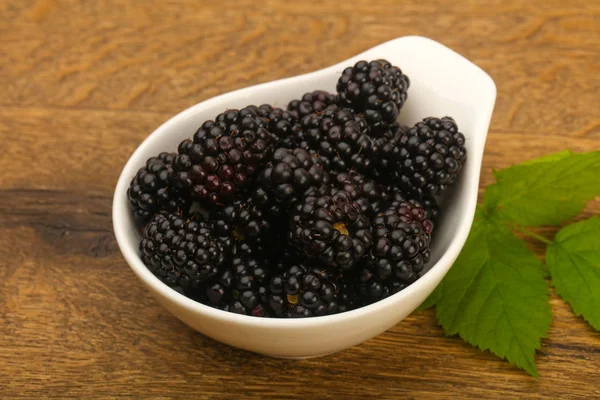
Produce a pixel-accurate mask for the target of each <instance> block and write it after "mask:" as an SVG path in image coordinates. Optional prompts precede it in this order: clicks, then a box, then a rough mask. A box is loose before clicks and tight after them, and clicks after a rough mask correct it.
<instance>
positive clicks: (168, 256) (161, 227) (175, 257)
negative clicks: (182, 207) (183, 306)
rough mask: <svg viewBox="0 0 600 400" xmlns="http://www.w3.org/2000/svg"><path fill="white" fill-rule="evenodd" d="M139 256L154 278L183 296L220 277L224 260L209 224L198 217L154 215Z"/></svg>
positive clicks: (145, 231)
mask: <svg viewBox="0 0 600 400" xmlns="http://www.w3.org/2000/svg"><path fill="white" fill-rule="evenodd" d="M140 253H141V258H142V261H143V262H144V264H146V266H147V267H148V269H149V270H150V271H151V272H152V273H153V274H154V275H156V276H157V277H158V278H159V279H160V280H161V281H163V282H164V283H166V284H167V285H169V286H170V287H172V288H174V289H176V290H177V291H179V292H181V293H186V292H189V291H193V290H195V289H198V288H200V287H202V285H203V284H205V283H206V282H207V281H209V280H210V279H211V278H213V277H215V276H217V275H218V273H219V269H220V268H221V266H222V264H223V262H224V260H225V254H224V252H223V249H222V248H221V246H220V245H219V242H218V241H217V238H216V236H215V235H214V233H213V231H212V229H211V227H210V225H209V224H208V223H207V222H205V221H203V220H202V217H201V216H199V215H197V214H194V215H192V216H191V217H190V218H189V219H184V218H182V217H180V216H179V215H177V214H169V213H159V214H155V215H154V216H153V217H152V219H151V220H150V222H149V223H148V224H147V225H146V227H145V228H144V231H143V238H142V240H141V242H140Z"/></svg>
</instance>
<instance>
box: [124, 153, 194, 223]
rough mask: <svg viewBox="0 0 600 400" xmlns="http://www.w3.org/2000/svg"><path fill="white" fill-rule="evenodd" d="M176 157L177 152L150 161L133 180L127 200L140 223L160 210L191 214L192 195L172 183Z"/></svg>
mask: <svg viewBox="0 0 600 400" xmlns="http://www.w3.org/2000/svg"><path fill="white" fill-rule="evenodd" d="M173 157H175V153H166V152H163V153H160V154H159V155H158V156H157V157H151V158H149V159H148V160H147V161H146V165H144V166H143V167H142V168H140V170H139V171H138V172H137V174H136V175H135V176H134V177H133V179H132V180H131V183H130V184H129V189H128V190H127V197H128V198H129V203H130V204H131V207H132V208H133V214H134V216H135V217H136V218H138V219H139V220H141V221H144V222H145V221H147V220H148V219H149V218H150V217H152V215H153V214H155V213H157V212H159V211H168V212H176V211H178V210H181V211H183V212H186V211H187V207H188V206H189V204H190V200H189V196H187V193H185V192H184V191H181V190H178V189H177V188H175V187H173V186H172V185H170V184H169V176H170V174H171V173H172V168H171V163H172V162H173Z"/></svg>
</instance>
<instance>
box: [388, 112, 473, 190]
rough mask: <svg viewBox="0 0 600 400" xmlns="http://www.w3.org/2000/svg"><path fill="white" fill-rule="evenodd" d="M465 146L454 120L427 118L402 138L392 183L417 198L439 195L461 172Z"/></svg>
mask: <svg viewBox="0 0 600 400" xmlns="http://www.w3.org/2000/svg"><path fill="white" fill-rule="evenodd" d="M464 144H465V137H464V135H463V134H462V133H460V132H459V131H458V127H457V126H456V122H454V120H453V119H452V118H450V117H444V118H432V117H430V118H425V119H424V120H423V121H422V122H419V123H417V124H416V125H415V126H414V127H412V128H411V129H409V130H408V131H406V132H403V133H402V134H401V135H400V138H399V140H398V141H397V144H396V145H395V146H396V150H394V153H395V155H396V166H395V168H394V169H393V170H392V171H391V176H392V179H393V180H394V182H395V183H396V185H398V187H399V188H400V189H401V190H403V191H404V193H407V194H414V195H416V197H417V198H421V199H422V198H426V197H427V196H429V195H435V196H437V195H440V194H441V193H442V192H443V191H444V190H445V189H446V188H447V187H448V186H449V185H451V184H452V183H454V182H455V181H456V179H457V177H458V175H459V174H460V172H461V171H462V168H463V165H464V163H465V161H466V158H467V150H466V148H465V147H464Z"/></svg>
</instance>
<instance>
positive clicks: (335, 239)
mask: <svg viewBox="0 0 600 400" xmlns="http://www.w3.org/2000/svg"><path fill="white" fill-rule="evenodd" d="M288 238H289V241H290V243H291V245H292V246H294V247H295V248H296V249H297V250H298V251H299V252H301V253H303V254H305V255H306V256H308V257H309V258H311V259H317V260H319V262H321V263H322V264H323V265H325V266H328V267H339V268H341V269H343V270H347V269H350V268H352V267H353V266H354V264H355V263H356V262H358V261H359V260H360V259H361V258H362V257H364V256H365V254H366V253H367V252H368V250H369V248H370V247H371V244H372V235H371V224H370V221H369V218H367V216H366V215H365V214H364V213H363V211H362V209H361V206H360V205H359V204H358V203H356V202H354V201H353V200H352V197H351V196H350V195H349V194H348V193H346V192H344V191H340V192H338V193H336V194H334V195H332V196H328V195H326V196H316V197H315V196H309V197H307V198H306V199H305V200H304V201H302V202H299V203H298V204H297V205H296V206H295V209H294V210H293V213H292V219H291V222H290V230H289V232H288Z"/></svg>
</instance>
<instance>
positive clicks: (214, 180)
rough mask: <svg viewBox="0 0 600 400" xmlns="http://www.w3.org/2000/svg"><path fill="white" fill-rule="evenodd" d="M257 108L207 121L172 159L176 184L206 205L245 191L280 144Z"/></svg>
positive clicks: (224, 114)
mask: <svg viewBox="0 0 600 400" xmlns="http://www.w3.org/2000/svg"><path fill="white" fill-rule="evenodd" d="M267 126H268V123H267V121H266V119H265V118H263V117H261V116H259V115H258V113H257V111H256V109H255V108H252V107H247V108H244V109H242V110H228V111H226V112H224V113H222V114H219V115H218V116H217V118H216V119H215V120H214V121H206V122H204V123H203V124H202V126H201V127H200V128H199V129H198V130H197V131H196V133H195V134H194V137H193V141H190V140H184V141H183V142H182V143H181V144H180V145H179V154H178V155H177V156H176V157H175V159H174V160H173V170H174V174H173V175H174V176H173V181H174V184H175V185H176V186H177V187H178V188H181V189H183V190H186V191H187V192H188V193H189V194H190V196H191V197H192V198H193V199H195V200H198V201H199V202H200V203H201V204H203V205H205V206H211V205H216V204H229V203H231V202H232V201H233V199H235V195H236V194H238V193H243V192H244V191H245V189H246V187H247V185H248V182H249V181H250V178H251V177H252V176H254V175H255V174H256V173H258V172H259V171H260V169H261V168H262V167H263V166H264V165H265V164H266V162H267V160H268V159H269V157H270V156H271V153H272V152H273V150H274V148H275V144H276V143H277V138H276V136H275V135H274V134H272V133H271V132H269V131H268V130H267Z"/></svg>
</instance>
